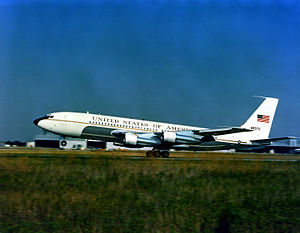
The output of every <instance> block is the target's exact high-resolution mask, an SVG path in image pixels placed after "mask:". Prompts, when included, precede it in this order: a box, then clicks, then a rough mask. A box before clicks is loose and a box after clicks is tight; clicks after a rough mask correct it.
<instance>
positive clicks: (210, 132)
mask: <svg viewBox="0 0 300 233" xmlns="http://www.w3.org/2000/svg"><path fill="white" fill-rule="evenodd" d="M249 131H252V130H251V129H245V128H240V127H230V128H223V129H204V130H193V132H194V133H195V134H197V135H200V136H204V137H207V136H218V135H225V134H232V133H241V132H249Z"/></svg>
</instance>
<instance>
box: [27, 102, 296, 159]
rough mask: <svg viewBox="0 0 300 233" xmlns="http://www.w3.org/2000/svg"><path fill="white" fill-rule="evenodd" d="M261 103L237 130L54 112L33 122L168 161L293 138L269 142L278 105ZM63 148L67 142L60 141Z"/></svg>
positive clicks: (57, 131) (40, 125)
mask: <svg viewBox="0 0 300 233" xmlns="http://www.w3.org/2000/svg"><path fill="white" fill-rule="evenodd" d="M259 98H263V99H264V101H263V102H262V103H261V105H260V106H259V107H258V108H257V109H256V111H254V113H253V114H252V115H251V116H250V118H249V119H248V120H247V121H246V122H245V123H244V124H243V125H241V126H240V127H225V128H217V129H209V128H202V127H194V126H186V125H178V124H171V123H162V122H155V121H148V120H138V119H131V118H123V117H115V116H107V115H101V114H90V113H89V112H87V113H79V112H54V113H50V114H47V115H46V116H43V117H40V118H38V119H36V120H34V121H33V123H34V124H35V125H37V126H38V127H40V128H42V129H44V130H46V131H49V132H52V133H54V134H58V135H61V136H62V137H64V138H65V137H76V138H84V139H93V140H101V141H105V142H113V143H114V144H115V145H119V146H124V147H131V148H142V147H152V148H153V149H152V150H149V151H147V152H146V156H147V157H164V158H167V157H169V150H170V149H175V150H190V151H208V150H209V151H212V150H226V149H237V148H255V147H262V146H266V145H270V144H271V143H272V142H274V141H280V140H286V139H290V138H293V137H280V138H269V133H270V130H271V126H272V122H273V119H274V115H275V111H276V108H277V104H278V101H279V100H278V99H277V98H272V97H259ZM63 142H64V144H65V143H66V141H63Z"/></svg>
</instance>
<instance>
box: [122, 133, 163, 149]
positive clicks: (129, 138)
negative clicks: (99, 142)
mask: <svg viewBox="0 0 300 233" xmlns="http://www.w3.org/2000/svg"><path fill="white" fill-rule="evenodd" d="M143 136H144V137H143ZM158 143H159V142H158V141H157V140H155V139H154V137H149V135H138V134H135V133H125V134H124V139H123V143H122V144H124V145H129V146H153V145H157V144H158Z"/></svg>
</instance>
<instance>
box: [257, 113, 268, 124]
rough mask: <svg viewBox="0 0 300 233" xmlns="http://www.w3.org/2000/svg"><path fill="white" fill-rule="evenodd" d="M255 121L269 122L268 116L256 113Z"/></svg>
mask: <svg viewBox="0 0 300 233" xmlns="http://www.w3.org/2000/svg"><path fill="white" fill-rule="evenodd" d="M257 121H258V122H264V123H269V122H270V116H268V115H260V114H258V115H257Z"/></svg>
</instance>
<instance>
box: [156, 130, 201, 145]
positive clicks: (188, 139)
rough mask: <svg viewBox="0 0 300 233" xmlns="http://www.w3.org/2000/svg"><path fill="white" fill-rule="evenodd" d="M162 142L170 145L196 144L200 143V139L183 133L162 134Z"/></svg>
mask: <svg viewBox="0 0 300 233" xmlns="http://www.w3.org/2000/svg"><path fill="white" fill-rule="evenodd" d="M161 140H162V142H165V143H171V144H180V143H183V144H197V143H201V138H199V137H197V136H195V135H193V134H191V133H190V132H189V134H185V133H184V132H181V133H177V132H163V133H162V139H161Z"/></svg>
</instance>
